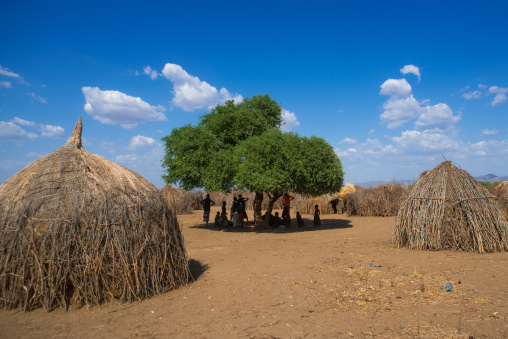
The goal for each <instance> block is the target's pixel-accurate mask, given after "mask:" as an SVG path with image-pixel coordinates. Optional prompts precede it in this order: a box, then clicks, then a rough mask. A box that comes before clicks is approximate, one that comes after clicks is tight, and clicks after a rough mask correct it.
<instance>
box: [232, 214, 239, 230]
mask: <svg viewBox="0 0 508 339" xmlns="http://www.w3.org/2000/svg"><path fill="white" fill-rule="evenodd" d="M239 223H240V217H239V216H238V212H237V211H234V212H233V227H234V228H237V227H238V224H239Z"/></svg>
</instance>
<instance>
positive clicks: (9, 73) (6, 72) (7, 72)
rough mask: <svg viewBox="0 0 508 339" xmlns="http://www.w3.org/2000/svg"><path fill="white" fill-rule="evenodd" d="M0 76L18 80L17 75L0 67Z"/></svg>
mask: <svg viewBox="0 0 508 339" xmlns="http://www.w3.org/2000/svg"><path fill="white" fill-rule="evenodd" d="M0 75H5V76H7V77H11V78H19V74H16V73H14V72H12V71H11V70H10V69H8V68H5V67H2V66H0Z"/></svg>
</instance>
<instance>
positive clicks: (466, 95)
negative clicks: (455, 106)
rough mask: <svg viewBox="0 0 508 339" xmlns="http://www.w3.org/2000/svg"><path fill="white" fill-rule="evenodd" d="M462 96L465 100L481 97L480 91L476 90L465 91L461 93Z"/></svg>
mask: <svg viewBox="0 0 508 339" xmlns="http://www.w3.org/2000/svg"><path fill="white" fill-rule="evenodd" d="M462 97H463V98H464V99H466V100H471V99H480V98H481V97H482V92H480V91H478V90H476V91H470V92H467V93H463V94H462Z"/></svg>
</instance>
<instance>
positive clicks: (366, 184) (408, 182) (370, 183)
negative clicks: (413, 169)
mask: <svg viewBox="0 0 508 339" xmlns="http://www.w3.org/2000/svg"><path fill="white" fill-rule="evenodd" d="M392 182H393V181H392V180H390V181H365V182H355V183H354V185H358V186H362V187H364V188H365V187H372V186H377V185H379V184H389V183H392ZM395 182H396V183H398V184H405V185H411V184H414V182H415V181H414V180H395Z"/></svg>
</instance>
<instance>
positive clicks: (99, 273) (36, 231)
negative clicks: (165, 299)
mask: <svg viewBox="0 0 508 339" xmlns="http://www.w3.org/2000/svg"><path fill="white" fill-rule="evenodd" d="M81 128H82V125H81V118H80V120H79V121H78V124H77V125H76V129H75V130H74V133H73V135H72V136H71V139H70V140H69V141H68V142H67V144H65V145H64V146H63V147H61V148H59V149H58V150H56V151H54V152H53V153H51V154H49V155H47V156H45V157H43V158H41V159H39V160H37V161H35V162H34V163H32V164H30V165H28V166H27V167H25V168H24V169H23V170H21V171H20V172H19V173H17V174H16V175H14V176H13V177H12V178H10V179H9V180H7V181H6V182H4V183H3V184H2V185H0V249H1V250H0V263H1V264H0V307H6V308H9V309H11V308H15V307H22V308H24V309H25V310H32V309H34V308H38V307H41V306H42V307H44V308H45V309H46V310H48V311H49V310H51V309H53V308H55V307H64V308H67V307H68V306H69V305H70V304H76V305H78V306H81V305H94V304H100V303H102V302H104V301H108V300H119V301H122V302H128V301H134V300H142V299H145V298H148V297H151V296H153V295H156V294H159V293H163V292H166V291H168V290H170V289H173V288H176V287H178V286H181V285H183V284H186V283H187V282H188V279H189V268H188V261H187V254H186V251H185V248H184V244H183V238H182V235H181V232H180V228H179V226H178V221H177V219H176V216H175V215H174V214H173V213H172V212H171V210H170V209H168V207H167V205H166V203H165V202H164V200H163V198H162V196H161V195H160V194H159V192H158V190H157V188H156V187H155V186H153V185H152V184H151V183H150V182H148V181H147V180H146V179H144V178H143V177H142V176H140V175H139V174H137V173H135V172H133V171H131V170H129V169H127V168H125V167H122V166H120V165H117V164H115V163H112V162H110V161H108V160H106V159H104V158H102V157H99V156H97V155H95V154H92V153H89V152H86V151H85V150H83V148H82V146H81Z"/></svg>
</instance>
